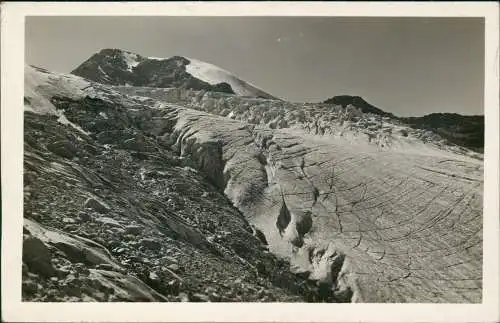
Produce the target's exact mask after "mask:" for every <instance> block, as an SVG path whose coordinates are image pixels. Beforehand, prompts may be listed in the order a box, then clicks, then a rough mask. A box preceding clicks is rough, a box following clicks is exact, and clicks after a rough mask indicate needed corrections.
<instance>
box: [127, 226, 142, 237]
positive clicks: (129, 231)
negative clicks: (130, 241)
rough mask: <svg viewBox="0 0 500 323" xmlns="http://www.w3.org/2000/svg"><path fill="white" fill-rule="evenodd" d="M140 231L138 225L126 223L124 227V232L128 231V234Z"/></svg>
mask: <svg viewBox="0 0 500 323" xmlns="http://www.w3.org/2000/svg"><path fill="white" fill-rule="evenodd" d="M141 231H142V228H141V227H140V226H138V225H127V226H126V227H125V232H127V233H130V234H134V235H136V234H139V233H141Z"/></svg>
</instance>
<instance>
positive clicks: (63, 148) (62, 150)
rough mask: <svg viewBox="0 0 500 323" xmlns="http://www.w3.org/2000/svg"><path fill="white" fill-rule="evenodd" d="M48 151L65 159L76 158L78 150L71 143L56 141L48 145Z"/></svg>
mask: <svg viewBox="0 0 500 323" xmlns="http://www.w3.org/2000/svg"><path fill="white" fill-rule="evenodd" d="M47 149H48V150H50V151H51V152H53V153H54V154H57V155H59V156H61V157H64V158H73V157H76V155H77V153H78V150H77V149H76V147H75V146H74V145H73V144H72V143H71V142H69V141H65V140H64V141H56V142H53V143H50V144H48V145H47Z"/></svg>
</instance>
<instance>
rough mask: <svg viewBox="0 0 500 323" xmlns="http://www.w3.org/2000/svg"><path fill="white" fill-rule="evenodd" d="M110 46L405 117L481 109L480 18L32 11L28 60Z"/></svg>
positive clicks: (73, 62) (61, 63)
mask: <svg viewBox="0 0 500 323" xmlns="http://www.w3.org/2000/svg"><path fill="white" fill-rule="evenodd" d="M103 48H121V49H126V50H129V51H132V52H135V53H138V54H141V55H143V56H155V57H165V58H167V57H170V56H173V55H180V56H186V57H192V58H196V59H199V60H203V61H206V62H209V63H212V64H215V65H217V66H220V67H222V68H224V69H226V70H228V71H231V72H232V73H234V74H235V75H237V76H238V77H240V78H241V79H243V80H246V81H248V82H250V83H253V84H254V85H256V86H258V87H260V88H261V89H263V90H264V91H266V92H268V93H270V94H272V95H275V96H278V97H281V98H283V99H287V100H290V101H296V102H319V101H324V100H326V99H327V98H330V97H332V96H335V95H342V94H350V95H359V96H361V97H363V98H364V99H365V100H366V101H368V102H369V103H371V104H373V105H375V106H376V107H378V108H380V109H382V110H384V111H387V112H392V113H394V114H396V115H399V116H422V115H424V114H428V113H432V112H456V113H460V114H483V92H484V90H483V88H484V20H483V19H482V18H390V17H386V18H356V17H344V18H341V17H27V19H26V62H27V63H28V64H32V65H36V66H40V67H44V68H46V69H48V70H52V71H56V72H70V71H71V70H72V69H74V68H75V67H77V66H78V65H79V64H80V63H82V62H83V61H85V60H86V59H87V58H89V57H90V56H91V55H92V54H93V53H95V52H97V51H99V50H101V49H103Z"/></svg>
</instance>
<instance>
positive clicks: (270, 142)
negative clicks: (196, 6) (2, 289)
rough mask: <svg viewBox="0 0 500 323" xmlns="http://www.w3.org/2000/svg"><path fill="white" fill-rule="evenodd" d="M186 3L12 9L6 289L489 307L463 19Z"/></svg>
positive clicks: (479, 44) (481, 49)
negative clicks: (18, 35)
mask: <svg viewBox="0 0 500 323" xmlns="http://www.w3.org/2000/svg"><path fill="white" fill-rule="evenodd" d="M491 4H492V3H490V5H491ZM323 5H326V4H323ZM486 5H487V4H486ZM89 6H91V5H90V4H89ZM66 8H70V9H71V6H70V5H68V4H67V5H66ZM490 8H493V9H494V8H497V9H498V7H495V6H494V5H493V6H490ZM483 11H484V10H483ZM186 12H189V11H182V10H181V13H180V14H179V15H168V14H167V15H161V14H156V15H155V14H150V15H134V14H133V13H132V14H128V15H111V14H110V15H103V14H104V13H103V14H99V15H97V14H94V15H92V14H88V15H85V14H79V13H76V12H74V14H48V11H47V10H45V11H44V13H43V14H40V15H28V14H27V15H26V16H25V17H24V22H23V26H24V29H23V31H22V32H23V34H24V42H23V47H22V48H23V52H20V53H18V55H19V56H20V57H22V58H19V60H21V59H22V60H23V64H24V65H23V67H22V69H23V72H22V75H23V81H22V82H23V84H17V87H18V88H19V89H22V102H21V100H20V98H16V99H15V100H14V99H12V98H11V100H14V102H15V103H14V104H10V105H9V106H8V107H5V106H4V103H3V102H2V146H3V148H4V149H3V150H2V174H3V175H5V174H6V173H9V174H8V176H11V177H13V176H17V177H16V178H18V180H19V184H18V185H17V186H15V187H17V188H19V191H20V192H19V193H18V195H16V196H20V197H21V198H15V199H9V198H8V197H7V198H6V197H5V196H4V198H2V201H3V203H4V205H5V203H12V201H13V200H17V201H22V205H18V207H19V213H18V214H7V213H6V212H2V213H3V214H4V217H7V216H8V217H18V219H17V220H16V221H18V222H17V223H19V227H16V229H15V230H17V231H16V232H19V234H17V235H16V237H15V239H17V240H19V241H18V242H17V245H19V246H20V248H19V250H18V253H19V254H18V255H17V256H16V257H17V258H16V259H18V261H19V262H21V263H19V264H18V265H16V266H17V267H15V268H18V269H15V270H16V271H19V272H18V273H16V275H18V276H19V277H20V282H19V285H17V287H16V288H18V291H17V292H16V295H18V296H20V298H21V300H20V301H21V303H36V304H37V306H43V304H47V305H49V303H50V305H52V306H55V305H53V304H54V303H56V304H61V303H63V304H79V303H87V304H89V303H90V304H95V303H109V304H115V303H123V302H128V303H144V302H148V303H224V304H226V306H227V308H231V306H232V305H231V304H235V305H236V304H237V303H244V304H245V303H248V304H255V303H262V304H270V303H272V304H277V305H276V306H279V304H283V303H287V304H289V305H290V304H297V306H303V305H304V304H310V303H316V304H318V303H331V305H330V306H332V307H331V309H330V310H328V311H331V312H332V313H330V315H331V316H332V315H333V312H335V311H336V306H341V305H340V303H356V304H367V303H369V304H379V303H391V304H434V305H437V304H463V305H467V304H469V305H471V304H476V305H481V304H483V305H484V304H487V303H490V302H491V298H490V299H487V300H486V301H485V298H486V296H485V293H484V290H485V285H487V284H486V281H485V271H484V270H485V267H486V266H488V265H487V262H485V261H486V260H487V259H488V258H487V257H486V253H485V250H486V249H488V248H489V249H488V250H490V251H491V248H492V246H491V245H490V246H489V247H487V245H486V244H485V240H486V237H485V230H488V228H489V229H494V228H495V226H496V230H497V231H498V201H492V202H485V201H486V197H485V194H486V191H487V189H486V188H485V187H487V186H488V187H490V188H491V187H492V185H491V182H490V184H485V181H486V178H487V174H488V173H487V172H486V165H487V163H486V162H485V161H486V157H485V156H487V154H490V155H489V156H493V157H490V158H497V159H496V161H495V159H493V161H494V162H496V163H498V147H492V146H491V143H496V144H497V146H498V138H492V137H494V136H496V137H498V123H496V124H493V126H496V127H497V128H496V129H491V128H490V131H492V130H493V136H487V135H486V134H485V133H486V132H485V128H486V125H487V122H485V114H486V110H488V109H494V110H498V106H491V103H492V102H493V103H495V102H496V104H498V83H497V84H496V89H495V86H493V91H496V92H493V94H494V95H493V96H495V98H494V99H493V100H491V99H487V98H486V97H485V93H488V91H491V90H488V89H487V86H488V84H487V81H486V80H487V75H486V73H488V75H489V73H491V70H492V68H491V67H487V64H488V63H491V59H489V58H488V57H491V56H492V55H493V56H494V55H495V51H496V55H498V39H497V40H495V41H496V43H493V44H492V45H493V46H488V43H487V41H488V39H490V38H488V35H487V33H486V30H487V25H488V24H487V19H486V18H485V16H484V15H483V16H479V15H470V16H439V15H429V16H416V15H415V16H408V15H406V16H403V15H401V16H397V15H395V16H384V15H382V16H377V15H376V14H373V15H371V16H369V15H366V14H364V15H359V16H356V15H355V14H350V15H348V16H347V15H335V14H316V15H300V14H299V13H297V14H295V15H286V14H281V15H280V14H279V11H275V12H274V14H272V15H241V14H240V15H237V14H232V15H231V14H227V15H215V14H214V15H211V14H210V13H206V14H201V15H200V13H199V12H198V14H196V15H190V14H186ZM297 12H298V11H297ZM332 12H333V11H332ZM495 19H496V20H495ZM493 20H494V21H496V23H497V24H498V13H497V14H496V16H493ZM2 27H3V26H2ZM497 27H498V25H497ZM496 32H497V36H498V30H497V31H496ZM2 33H3V30H2ZM490 41H491V39H490ZM491 47H495V48H494V50H493V54H492V53H491V50H490V48H491ZM3 51H4V44H2V56H4V52H3ZM494 60H496V61H498V56H497V57H494ZM496 64H497V63H496ZM485 66H486V67H485ZM496 68H498V65H496ZM497 71H498V70H497ZM3 72H4V68H3V65H2V73H3ZM19 73H21V70H20V71H19V72H18V74H19ZM497 78H498V74H497ZM17 79H19V80H21V78H20V76H19V75H18V76H17ZM4 82H5V79H4V77H3V75H2V86H4V84H3V83H4ZM497 82H498V79H497ZM493 85H495V84H493ZM490 88H491V87H490ZM18 92H19V91H18ZM18 92H16V93H18ZM12 93H13V92H12ZM12 93H11V94H10V95H9V96H10V97H13V96H14V94H12ZM19 93H21V92H19ZM489 93H490V94H491V92H489ZM495 93H496V94H495ZM2 96H4V89H3V88H2ZM495 100H496V101H495ZM488 104H490V106H489V107H487V105H488ZM5 109H13V110H17V112H16V113H18V116H21V117H20V118H21V119H22V120H21V122H22V123H21V125H19V126H20V127H21V126H22V128H20V129H21V130H20V132H19V133H21V137H22V138H20V139H19V140H18V141H16V142H19V145H20V147H18V148H16V149H18V151H20V152H21V153H22V161H20V162H19V163H18V164H19V165H18V169H19V170H20V171H21V172H22V173H21V174H18V175H19V176H18V175H15V174H16V172H15V170H13V171H9V170H8V169H7V168H4V160H6V157H5V156H4V155H5V154H7V153H8V152H6V151H5V149H6V146H5V140H6V139H7V138H6V137H5V131H6V130H5V127H4V125H5V123H7V120H5V115H4V110H5ZM494 113H496V118H497V119H498V111H496V112H494ZM493 116H495V115H493ZM495 122H498V121H495ZM490 127H491V125H490ZM495 131H496V132H495ZM488 140H492V141H490V142H489V143H490V145H489V146H488V145H485V141H488ZM485 147H486V149H485ZM488 149H490V150H488ZM491 149H493V150H495V149H496V151H494V152H492V151H491ZM489 165H490V166H489V167H493V168H494V167H497V168H498V164H496V165H495V164H493V165H492V164H491V163H490V164H489ZM489 174H491V176H495V174H496V177H495V178H493V177H492V180H493V181H496V182H493V190H491V192H492V193H493V194H494V193H495V192H496V193H497V194H496V195H498V186H497V187H496V191H495V190H494V189H495V185H498V170H496V171H495V170H493V172H491V173H489ZM5 185H6V183H5V180H4V178H2V192H4V193H5V191H6V190H11V189H12V190H17V188H14V187H13V188H9V186H5ZM490 197H491V195H490ZM494 198H495V197H494ZM496 198H497V199H498V196H496ZM485 203H492V204H489V205H490V206H489V207H488V210H489V212H490V214H489V216H493V219H490V221H489V223H492V222H493V225H492V226H488V225H486V222H485V221H486V212H485V209H486V206H485ZM495 207H496V209H495ZM491 220H493V221H491ZM21 228H22V229H21ZM6 229H7V228H5V227H4V228H3V231H4V232H5V230H6ZM21 230H22V234H21ZM490 231H491V230H490ZM3 234H5V233H3ZM493 234H495V232H493ZM496 235H498V232H496ZM491 239H493V240H491ZM495 239H496V240H495ZM490 241H493V244H495V243H496V246H493V248H497V249H498V237H490ZM2 245H3V246H2V249H3V251H5V248H6V247H5V244H4V242H2ZM11 252H13V251H11ZM2 253H3V252H2ZM492 257H493V258H491V259H492V261H493V262H495V263H492V265H491V266H492V267H491V268H493V269H495V268H496V270H498V262H497V260H495V258H498V254H497V255H494V256H492ZM495 266H497V267H495ZM497 275H498V273H497ZM4 279H5V277H4V274H2V281H3V280H4ZM7 279H8V278H7ZM493 282H496V283H497V285H498V278H496V281H495V280H493ZM490 288H491V286H490ZM493 288H494V289H495V288H498V286H496V287H495V286H493ZM493 292H494V293H498V290H493ZM489 295H490V296H491V295H492V294H489ZM493 296H495V297H497V298H496V299H497V300H498V295H495V294H493ZM194 306H195V305H194V304H193V311H196V307H194ZM290 306H291V305H290ZM39 308H41V307H39ZM269 309H272V307H269ZM496 311H497V312H496V313H497V315H498V310H496ZM242 319H244V318H242ZM292 319H293V318H288V320H292Z"/></svg>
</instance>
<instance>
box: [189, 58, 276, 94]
mask: <svg viewBox="0 0 500 323" xmlns="http://www.w3.org/2000/svg"><path fill="white" fill-rule="evenodd" d="M186 58H187V59H188V60H189V61H190V64H188V65H187V66H186V72H188V73H189V74H191V75H193V76H194V77H196V78H198V79H200V80H202V81H205V82H207V83H209V84H211V85H215V84H218V83H222V82H225V83H228V84H229V85H231V87H232V88H233V91H234V92H235V93H236V94H238V95H242V96H257V97H258V96H260V97H263V98H269V99H271V98H273V97H272V96H271V95H269V94H268V93H265V92H264V91H262V90H261V89H258V88H257V87H255V86H253V85H251V84H249V83H247V82H245V81H242V80H241V79H239V78H238V77H236V76H235V75H233V74H231V73H230V72H228V71H226V70H224V69H222V68H220V67H218V66H215V65H213V64H210V63H206V62H203V61H199V60H197V59H193V58H189V57H186Z"/></svg>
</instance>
